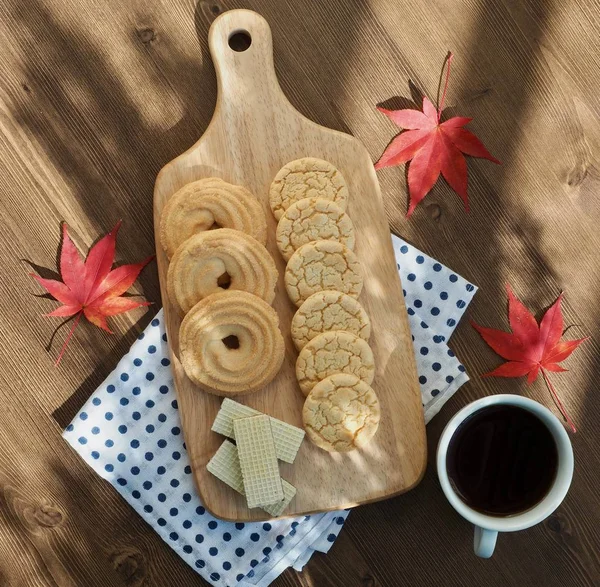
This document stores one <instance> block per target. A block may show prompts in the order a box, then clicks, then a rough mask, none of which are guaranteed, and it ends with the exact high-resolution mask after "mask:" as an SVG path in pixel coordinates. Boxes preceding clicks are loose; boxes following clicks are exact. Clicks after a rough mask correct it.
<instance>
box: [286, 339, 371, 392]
mask: <svg viewBox="0 0 600 587" xmlns="http://www.w3.org/2000/svg"><path fill="white" fill-rule="evenodd" d="M334 373H351V374H353V375H356V376H357V377H358V378H359V379H361V380H362V381H364V382H365V383H367V384H369V385H371V383H373V377H374V376H375V359H374V357H373V351H372V350H371V347H370V346H369V343H368V342H367V341H366V340H363V339H362V338H360V337H358V336H356V335H355V334H352V333H351V332H345V331H344V330H333V331H331V332H323V334H319V336H315V338H313V339H312V340H311V341H310V342H309V343H308V344H307V345H306V346H305V347H304V348H303V349H302V350H301V351H300V353H299V354H298V359H297V360H296V379H297V380H298V385H299V386H300V390H301V391H302V393H303V394H304V395H308V394H309V393H310V391H311V389H312V388H313V387H314V386H315V385H316V384H317V383H319V381H322V380H323V379H325V378H327V377H329V376H330V375H333V374H334Z"/></svg>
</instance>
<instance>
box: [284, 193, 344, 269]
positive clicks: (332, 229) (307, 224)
mask: <svg viewBox="0 0 600 587" xmlns="http://www.w3.org/2000/svg"><path fill="white" fill-rule="evenodd" d="M276 236H277V246H278V247H279V251H280V252H281V255H282V257H283V258H284V259H285V260H286V261H288V260H289V258H290V257H291V256H292V255H293V253H294V251H295V250H296V249H299V248H300V247H301V246H302V245H305V244H306V243H310V242H312V241H319V240H334V241H338V242H340V243H342V244H344V245H346V246H347V247H348V248H349V249H354V226H353V224H352V220H350V217H349V216H348V214H346V213H345V212H344V211H343V210H342V209H341V208H340V207H339V206H338V205H337V204H336V203H335V202H332V201H331V200H325V199H323V198H304V199H303V200H298V201H297V202H294V203H293V204H292V205H291V206H290V207H289V208H288V209H287V210H286V211H285V212H284V213H283V216H282V217H281V219H280V220H279V223H278V224H277V233H276Z"/></svg>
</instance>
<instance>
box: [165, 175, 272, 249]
mask: <svg viewBox="0 0 600 587" xmlns="http://www.w3.org/2000/svg"><path fill="white" fill-rule="evenodd" d="M211 228H233V229H235V230H240V231H242V232H245V233H246V234H249V235H250V236H253V237H254V238H255V239H256V240H257V241H259V242H260V243H262V244H263V245H264V244H266V242H267V221H266V218H265V214H264V211H263V208H262V206H261V204H260V202H259V201H258V200H257V199H256V198H255V197H254V196H253V195H252V194H251V193H250V192H249V191H248V190H247V189H245V188H243V187H242V186H239V185H232V184H230V183H227V182H225V181H223V180H222V179H219V178H218V177H210V178H206V179H200V180H198V181H193V182H192V183H188V184H187V185H184V186H183V187H182V188H181V189H180V190H178V191H177V192H175V193H174V194H173V195H172V196H171V197H170V198H169V200H168V202H167V203H166V204H165V206H164V208H163V210H162V213H161V215H160V228H159V234H160V242H161V244H162V246H163V248H164V249H165V251H166V253H167V256H168V257H169V258H171V257H172V256H173V255H174V254H175V251H176V250H177V248H178V247H179V245H181V243H183V242H184V241H185V240H187V239H188V238H190V236H192V235H193V234H196V233H198V232H203V231H205V230H210V229H211Z"/></svg>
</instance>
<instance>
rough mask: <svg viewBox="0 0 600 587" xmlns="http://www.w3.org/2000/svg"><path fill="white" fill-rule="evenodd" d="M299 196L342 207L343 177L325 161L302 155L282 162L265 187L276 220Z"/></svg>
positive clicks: (345, 199)
mask: <svg viewBox="0 0 600 587" xmlns="http://www.w3.org/2000/svg"><path fill="white" fill-rule="evenodd" d="M303 198H324V199H326V200H332V201H334V202H335V203H336V204H337V205H338V206H339V207H340V208H341V209H342V210H345V209H346V206H347V205H348V187H347V186H346V180H345V179H344V176H343V175H342V174H341V173H340V171H339V170H338V169H336V168H335V167H334V166H333V165H332V164H331V163H329V162H328V161H323V160H322V159H315V158H314V157H303V158H302V159H296V160H295V161H290V162H289V163H287V164H286V165H284V166H283V167H282V168H281V169H280V170H279V171H278V172H277V175H276V176H275V179H274V180H273V183H272V184H271V188H270V189H269V202H270V204H271V210H272V211H273V216H275V218H276V219H277V220H279V219H280V218H281V216H282V215H283V213H284V212H285V211H286V210H287V209H288V208H289V207H290V205H291V204H293V203H294V202H297V201H298V200H302V199H303Z"/></svg>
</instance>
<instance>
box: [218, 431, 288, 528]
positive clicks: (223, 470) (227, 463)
mask: <svg viewBox="0 0 600 587" xmlns="http://www.w3.org/2000/svg"><path fill="white" fill-rule="evenodd" d="M206 468H207V470H208V472H209V473H212V474H213V475H214V476H215V477H216V478H217V479H219V480H221V481H223V483H225V484H227V485H229V487H231V488H232V489H234V490H235V491H237V492H238V493H240V494H241V495H244V496H245V495H246V493H245V492H244V480H243V479H242V468H241V467H240V459H239V457H238V449H237V446H235V445H234V444H233V443H232V442H230V441H229V440H225V441H224V442H223V444H222V445H221V446H220V447H219V449H218V450H217V452H216V453H215V454H214V456H213V458H212V459H210V461H209V462H208V464H207V465H206ZM281 487H282V488H283V500H282V501H280V502H277V503H273V504H271V505H265V506H263V507H262V509H263V510H264V511H265V512H267V513H268V514H271V515H272V516H273V517H278V516H280V515H281V514H282V513H283V512H284V511H285V509H286V508H287V506H288V505H289V504H290V502H291V501H292V499H294V496H295V495H296V488H295V487H294V486H293V485H292V484H291V483H288V482H287V481H286V480H285V479H282V480H281Z"/></svg>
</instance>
